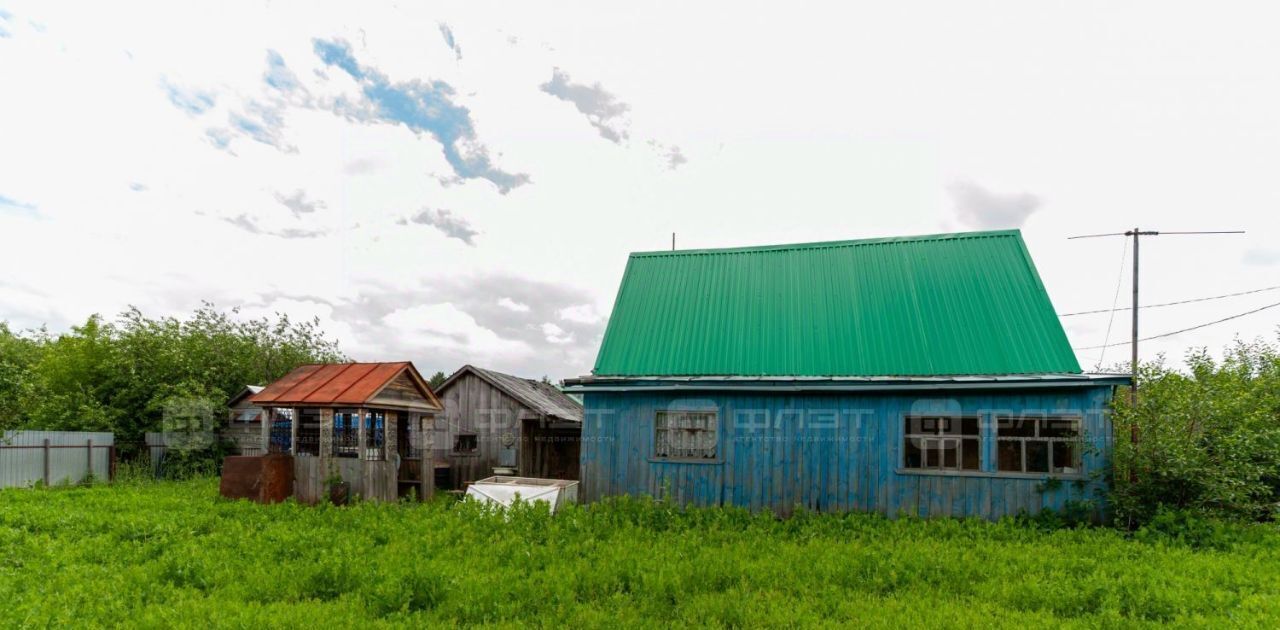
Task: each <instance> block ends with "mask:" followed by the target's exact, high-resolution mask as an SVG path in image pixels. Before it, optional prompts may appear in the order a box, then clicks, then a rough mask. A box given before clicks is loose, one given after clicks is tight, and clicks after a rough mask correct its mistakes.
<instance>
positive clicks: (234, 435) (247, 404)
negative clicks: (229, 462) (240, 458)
mask: <svg viewBox="0 0 1280 630" xmlns="http://www.w3.org/2000/svg"><path fill="white" fill-rule="evenodd" d="M261 391H262V386H261V385H246V386H245V388H244V389H242V390H240V393H238V394H236V395H235V396H232V397H231V400H229V401H227V406H228V407H230V409H231V410H230V412H229V413H228V414H227V423H226V425H224V426H223V427H222V438H223V439H224V440H226V441H227V442H229V443H230V444H231V452H232V453H234V454H236V455H262V454H264V453H266V450H264V449H263V448H262V447H263V442H262V417H263V412H262V407H259V406H258V405H256V404H254V403H253V401H252V400H250V399H251V398H253V396H254V395H255V394H257V393H258V392H261Z"/></svg>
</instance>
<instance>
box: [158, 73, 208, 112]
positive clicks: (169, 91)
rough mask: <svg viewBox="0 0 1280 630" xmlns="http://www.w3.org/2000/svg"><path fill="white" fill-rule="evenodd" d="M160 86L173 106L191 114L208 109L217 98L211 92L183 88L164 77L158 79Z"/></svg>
mask: <svg viewBox="0 0 1280 630" xmlns="http://www.w3.org/2000/svg"><path fill="white" fill-rule="evenodd" d="M160 86H161V87H163V88H164V92H165V95H167V96H168V97H169V102H170V103H173V106H174V107H177V108H178V109H181V110H182V111H184V112H187V113H188V114H191V115H193V116H197V115H200V114H203V113H205V112H207V111H209V109H210V108H211V107H213V105H214V103H215V102H216V100H217V97H216V96H214V94H213V93H211V92H205V91H203V90H191V89H185V88H182V87H179V86H176V85H174V84H172V83H170V82H169V81H168V80H164V79H162V80H161V81H160Z"/></svg>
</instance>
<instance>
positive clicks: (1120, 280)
mask: <svg viewBox="0 0 1280 630" xmlns="http://www.w3.org/2000/svg"><path fill="white" fill-rule="evenodd" d="M1128 254H1129V239H1127V238H1126V239H1124V246H1123V247H1121V248H1120V273H1118V274H1116V295H1115V297H1114V298H1112V299H1111V317H1108V318H1107V336H1106V337H1103V338H1102V354H1101V355H1100V356H1099V357H1098V363H1097V365H1095V366H1094V367H1093V371H1094V372H1097V371H1099V370H1101V369H1102V362H1103V360H1105V359H1106V358H1107V344H1108V343H1111V324H1113V323H1114V322H1115V321H1116V306H1118V305H1119V304H1120V285H1122V284H1124V260H1125V258H1128Z"/></svg>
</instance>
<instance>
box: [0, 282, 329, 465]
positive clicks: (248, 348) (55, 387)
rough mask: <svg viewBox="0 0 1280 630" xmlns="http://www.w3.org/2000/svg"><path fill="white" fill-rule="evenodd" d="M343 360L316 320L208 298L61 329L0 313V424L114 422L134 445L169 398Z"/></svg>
mask: <svg viewBox="0 0 1280 630" xmlns="http://www.w3.org/2000/svg"><path fill="white" fill-rule="evenodd" d="M343 360H346V357H345V356H344V355H343V353H342V352H341V350H339V348H338V345H337V343H336V342H335V341H334V340H331V339H329V338H327V337H326V336H325V335H324V333H323V332H322V331H321V330H320V329H319V325H318V322H317V321H303V322H296V321H293V320H291V319H289V317H288V316H286V315H277V316H275V317H263V318H258V319H244V318H241V317H240V316H239V313H238V311H237V310H236V309H232V310H230V311H224V310H219V309H217V308H215V307H214V306H213V305H212V304H208V303H206V304H204V305H203V306H202V307H201V308H199V309H198V310H196V311H195V312H194V313H192V314H191V315H190V316H189V317H185V318H177V317H159V318H153V317H147V316H146V315H144V314H143V313H142V312H141V311H140V310H138V309H137V308H129V309H128V310H126V311H125V312H123V313H121V314H120V315H119V316H117V317H116V318H115V319H113V320H108V319H105V318H103V317H101V316H99V315H93V316H91V317H89V318H88V319H87V320H86V321H85V322H84V323H83V324H81V325H78V326H73V327H72V328H71V329H70V331H68V332H65V333H61V334H53V333H50V332H49V331H48V330H47V329H44V328H41V329H39V330H25V331H15V330H12V329H11V327H10V326H9V325H8V324H6V323H3V322H0V429H12V428H33V429H45V430H61V431H112V432H114V433H115V434H116V440H117V442H118V443H121V444H124V445H128V444H137V443H139V442H141V440H142V434H143V433H144V432H146V431H158V430H161V429H162V428H163V419H164V413H165V409H166V407H168V406H171V405H172V404H173V403H174V401H182V400H205V401H214V402H215V404H217V405H220V406H225V403H226V401H227V400H228V399H229V398H230V397H231V396H234V395H235V394H237V393H238V392H240V391H241V390H242V389H243V388H244V387H245V386H246V385H251V384H266V383H269V382H271V381H273V380H275V379H277V378H279V377H281V376H283V375H284V374H286V373H287V372H289V370H291V369H293V368H294V367H296V366H298V365H301V364H305V363H322V362H332V361H343ZM223 408H225V407H223Z"/></svg>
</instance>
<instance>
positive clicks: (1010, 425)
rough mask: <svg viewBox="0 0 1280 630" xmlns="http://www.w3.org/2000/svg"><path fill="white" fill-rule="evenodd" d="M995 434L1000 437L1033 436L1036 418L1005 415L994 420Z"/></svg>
mask: <svg viewBox="0 0 1280 630" xmlns="http://www.w3.org/2000/svg"><path fill="white" fill-rule="evenodd" d="M996 434H997V435H999V436H1000V437H1035V435H1036V419H1035V418H1020V417H1013V416H1006V417H1003V418H1000V419H999V420H998V421H997V422H996Z"/></svg>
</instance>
